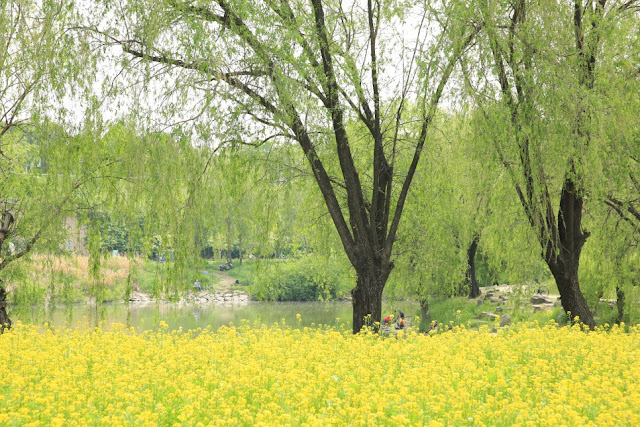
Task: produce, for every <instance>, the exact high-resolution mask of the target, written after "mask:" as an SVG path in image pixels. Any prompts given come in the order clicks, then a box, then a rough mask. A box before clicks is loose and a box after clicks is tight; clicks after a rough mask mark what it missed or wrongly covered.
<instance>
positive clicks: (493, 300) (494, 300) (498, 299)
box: [489, 297, 502, 304]
mask: <svg viewBox="0 0 640 427" xmlns="http://www.w3.org/2000/svg"><path fill="white" fill-rule="evenodd" d="M489 301H491V302H492V303H494V304H497V303H500V302H502V299H501V298H500V297H491V298H489Z"/></svg>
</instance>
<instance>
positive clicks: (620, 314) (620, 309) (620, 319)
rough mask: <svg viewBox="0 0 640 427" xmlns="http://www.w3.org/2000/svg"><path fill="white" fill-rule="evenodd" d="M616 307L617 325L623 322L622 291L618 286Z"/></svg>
mask: <svg viewBox="0 0 640 427" xmlns="http://www.w3.org/2000/svg"><path fill="white" fill-rule="evenodd" d="M616 298H617V301H616V305H617V306H618V320H617V322H618V324H620V323H622V322H623V321H624V290H623V289H622V288H621V287H620V286H616Z"/></svg>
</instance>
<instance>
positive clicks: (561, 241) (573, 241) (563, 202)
mask: <svg viewBox="0 0 640 427" xmlns="http://www.w3.org/2000/svg"><path fill="white" fill-rule="evenodd" d="M583 202H584V200H583V198H582V196H580V195H579V194H578V191H577V189H576V186H575V183H574V182H573V180H572V179H571V178H567V179H566V180H565V183H564V186H563V188H562V194H561V196H560V209H559V212H558V224H557V226H558V245H559V248H557V249H556V248H554V247H552V246H549V247H548V248H547V250H546V256H545V261H546V263H547V265H548V266H549V270H551V274H553V277H554V278H555V280H556V285H557V286H558V291H559V292H560V299H561V301H562V308H564V311H565V312H566V313H567V314H568V315H570V317H571V319H574V318H575V317H576V316H579V318H580V322H582V323H584V324H585V325H587V326H589V328H590V329H593V328H595V326H596V322H595V319H594V318H593V314H592V313H591V310H589V306H588V305H587V301H586V299H585V298H584V295H582V291H581V290H580V281H579V279H578V270H579V267H580V253H581V252H582V247H583V246H584V244H585V242H586V241H587V237H588V236H589V233H588V232H583V231H582V205H583Z"/></svg>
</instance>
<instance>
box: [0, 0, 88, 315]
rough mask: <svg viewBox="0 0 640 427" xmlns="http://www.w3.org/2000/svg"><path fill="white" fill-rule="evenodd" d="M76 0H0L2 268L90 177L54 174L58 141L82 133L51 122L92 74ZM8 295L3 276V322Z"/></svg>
mask: <svg viewBox="0 0 640 427" xmlns="http://www.w3.org/2000/svg"><path fill="white" fill-rule="evenodd" d="M72 6H73V2H71V1H67V0H38V1H23V0H7V1H3V2H2V4H1V5H0V271H2V270H4V269H5V268H6V267H7V266H8V265H9V264H11V263H12V262H13V261H15V260H18V259H20V258H22V257H23V256H24V255H26V254H27V253H28V252H29V251H31V250H32V248H33V247H34V245H35V244H36V243H37V242H38V241H39V240H40V239H41V237H42V236H43V235H44V234H46V232H47V230H48V229H49V228H50V227H51V226H52V225H53V224H56V223H57V221H56V220H57V219H58V218H59V216H60V215H61V213H62V212H63V210H64V209H65V208H66V205H67V203H68V202H69V201H70V200H71V199H72V198H73V197H74V195H75V193H76V192H77V190H78V188H79V187H80V186H81V185H82V184H83V182H85V178H86V176H84V175H83V176H80V175H78V176H76V177H75V180H71V182H70V180H69V179H67V180H62V181H64V182H61V180H60V179H58V177H57V176H54V175H53V173H58V172H59V171H60V169H58V168H57V167H58V165H55V164H54V162H55V161H57V160H60V159H61V158H60V157H59V155H60V151H61V150H60V148H61V147H67V148H68V147H75V148H77V147H76V145H75V142H77V141H73V138H71V137H69V136H68V135H67V134H66V133H65V132H63V131H61V129H59V127H58V126H54V125H51V122H52V121H55V122H57V123H62V121H63V119H64V118H65V116H66V115H67V113H68V112H67V111H65V108H64V102H63V99H64V98H65V97H66V98H67V100H68V99H71V98H73V96H74V94H77V93H78V92H81V91H83V90H84V89H85V88H86V86H84V85H83V84H82V83H84V82H86V81H87V79H86V75H85V76H84V77H82V76H83V74H82V73H81V72H80V69H81V68H80V67H79V66H78V64H79V63H81V62H82V57H83V55H84V53H86V52H85V51H84V50H83V48H82V45H81V44H80V43H78V40H76V39H75V38H74V36H73V35H72V34H70V33H69V32H68V31H67V25H68V23H69V21H70V19H71V17H72V14H73V7H72ZM72 78H73V79H75V81H74V82H73V83H70V80H71V79H72ZM77 153H78V151H77V150H76V151H75V152H68V153H67V154H68V156H67V157H68V158H75V159H77V157H76V154H77ZM45 162H48V164H45ZM93 166H96V165H95V164H94V165H93ZM89 168H90V166H89V164H86V165H85V170H88V169H89ZM46 170H49V172H50V173H48V174H46V173H44V172H45V171H46ZM94 172H95V170H94ZM63 174H64V175H65V176H67V177H68V175H67V174H66V173H63ZM56 183H57V185H58V186H59V187H58V188H57V190H56V191H53V188H52V187H51V186H53V185H54V184H56ZM9 246H10V247H9ZM0 280H1V279H0ZM5 299H6V289H5V288H4V285H3V284H2V283H0V325H3V324H10V321H9V318H8V317H7V314H6V310H5V304H6V302H5Z"/></svg>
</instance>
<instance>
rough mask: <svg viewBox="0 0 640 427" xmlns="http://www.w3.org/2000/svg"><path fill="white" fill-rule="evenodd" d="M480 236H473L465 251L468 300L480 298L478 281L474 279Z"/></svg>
mask: <svg viewBox="0 0 640 427" xmlns="http://www.w3.org/2000/svg"><path fill="white" fill-rule="evenodd" d="M479 241H480V236H479V235H478V234H474V236H473V241H472V242H471V245H469V249H467V273H466V278H467V284H468V285H469V298H477V297H479V296H480V287H479V286H478V280H477V279H476V252H477V250H478V242H479Z"/></svg>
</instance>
